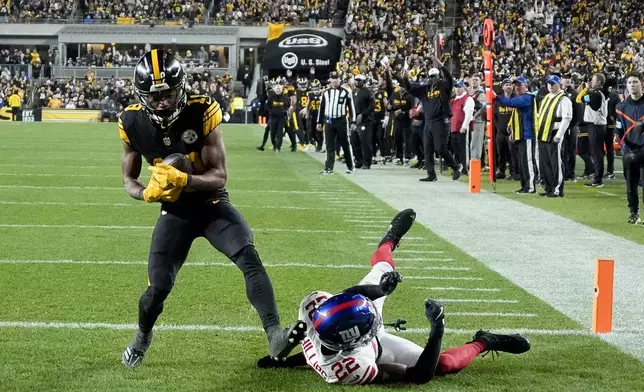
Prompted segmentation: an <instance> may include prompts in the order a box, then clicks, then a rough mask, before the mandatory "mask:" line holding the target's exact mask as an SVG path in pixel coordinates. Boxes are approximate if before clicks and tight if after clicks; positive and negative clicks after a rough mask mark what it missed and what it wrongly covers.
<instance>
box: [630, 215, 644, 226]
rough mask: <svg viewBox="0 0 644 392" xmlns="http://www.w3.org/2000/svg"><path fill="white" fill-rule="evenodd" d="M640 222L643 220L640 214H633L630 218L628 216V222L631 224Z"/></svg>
mask: <svg viewBox="0 0 644 392" xmlns="http://www.w3.org/2000/svg"><path fill="white" fill-rule="evenodd" d="M640 222H641V221H640V216H639V214H631V216H630V218H628V222H627V223H628V224H631V225H636V224H638V223H640Z"/></svg>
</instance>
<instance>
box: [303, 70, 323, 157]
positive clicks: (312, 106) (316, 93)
mask: <svg viewBox="0 0 644 392" xmlns="http://www.w3.org/2000/svg"><path fill="white" fill-rule="evenodd" d="M323 91H324V90H323V89H322V84H321V83H320V81H319V80H317V79H313V80H312V81H311V89H310V90H309V93H308V105H307V106H306V111H307V116H308V118H309V123H308V127H309V137H310V139H311V141H312V142H314V143H315V152H322V144H323V143H324V132H322V131H318V130H317V125H318V124H317V120H318V112H319V111H320V103H321V101H322V92H323Z"/></svg>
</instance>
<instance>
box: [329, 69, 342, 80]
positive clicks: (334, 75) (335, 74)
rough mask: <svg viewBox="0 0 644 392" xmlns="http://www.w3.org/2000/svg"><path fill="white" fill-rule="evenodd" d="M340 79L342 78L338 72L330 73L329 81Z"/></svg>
mask: <svg viewBox="0 0 644 392" xmlns="http://www.w3.org/2000/svg"><path fill="white" fill-rule="evenodd" d="M339 77H340V76H339V75H338V73H337V72H335V71H331V73H329V79H337V78H339Z"/></svg>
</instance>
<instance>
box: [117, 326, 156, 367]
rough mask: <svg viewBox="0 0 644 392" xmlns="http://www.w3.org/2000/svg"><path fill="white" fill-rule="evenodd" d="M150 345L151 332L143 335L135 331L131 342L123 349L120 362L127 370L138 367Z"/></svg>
mask: <svg viewBox="0 0 644 392" xmlns="http://www.w3.org/2000/svg"><path fill="white" fill-rule="evenodd" d="M151 343H152V331H150V332H149V333H147V334H144V333H143V332H141V331H140V330H138V329H137V331H136V335H134V338H133V339H132V342H131V343H130V344H129V345H128V346H127V347H126V348H125V351H124V352H123V355H122V356H121V362H122V363H123V365H125V366H126V367H129V368H135V367H138V366H140V365H141V362H143V357H144V356H145V352H146V351H148V348H150V344H151Z"/></svg>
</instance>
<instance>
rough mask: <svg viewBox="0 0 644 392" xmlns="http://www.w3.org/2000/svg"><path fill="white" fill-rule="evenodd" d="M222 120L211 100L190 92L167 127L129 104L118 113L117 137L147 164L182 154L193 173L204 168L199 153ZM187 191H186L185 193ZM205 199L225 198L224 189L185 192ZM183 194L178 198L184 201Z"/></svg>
mask: <svg viewBox="0 0 644 392" xmlns="http://www.w3.org/2000/svg"><path fill="white" fill-rule="evenodd" d="M221 122H222V111H221V108H220V106H219V103H217V101H215V100H214V99H212V98H210V97H206V96H201V95H189V96H188V101H187V104H186V107H185V108H184V109H183V111H182V112H181V114H180V115H179V117H177V119H176V120H175V121H174V122H173V123H172V124H171V125H170V126H169V127H167V128H162V127H161V126H160V125H158V124H155V123H153V122H152V121H151V120H150V119H149V118H148V116H147V115H146V113H145V111H143V110H142V108H141V104H134V105H130V106H128V107H127V108H125V110H123V112H121V114H120V115H119V120H118V127H119V136H120V137H121V139H122V140H123V141H124V142H126V143H127V144H128V145H129V146H130V147H131V148H132V149H134V150H135V151H137V152H138V153H140V154H141V155H142V156H143V158H145V160H146V161H147V162H148V163H149V164H150V165H154V164H156V163H159V162H161V161H162V160H163V159H164V158H165V157H167V156H168V155H170V154H174V153H181V154H184V155H186V156H188V158H189V159H190V160H191V161H192V163H193V166H194V169H193V174H203V173H204V172H205V168H204V165H203V162H202V160H201V157H200V154H201V149H202V148H203V145H204V141H205V139H206V137H207V136H208V135H209V134H210V132H212V131H214V130H215V128H217V127H218V126H219V124H221ZM186 191H189V190H185V191H184V192H186ZM187 193H192V194H194V197H199V198H206V199H207V200H219V199H227V198H228V193H227V192H226V190H225V189H221V190H217V191H214V192H201V191H199V192H196V191H195V192H187ZM183 199H184V197H183V194H182V196H181V198H180V201H181V200H183Z"/></svg>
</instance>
